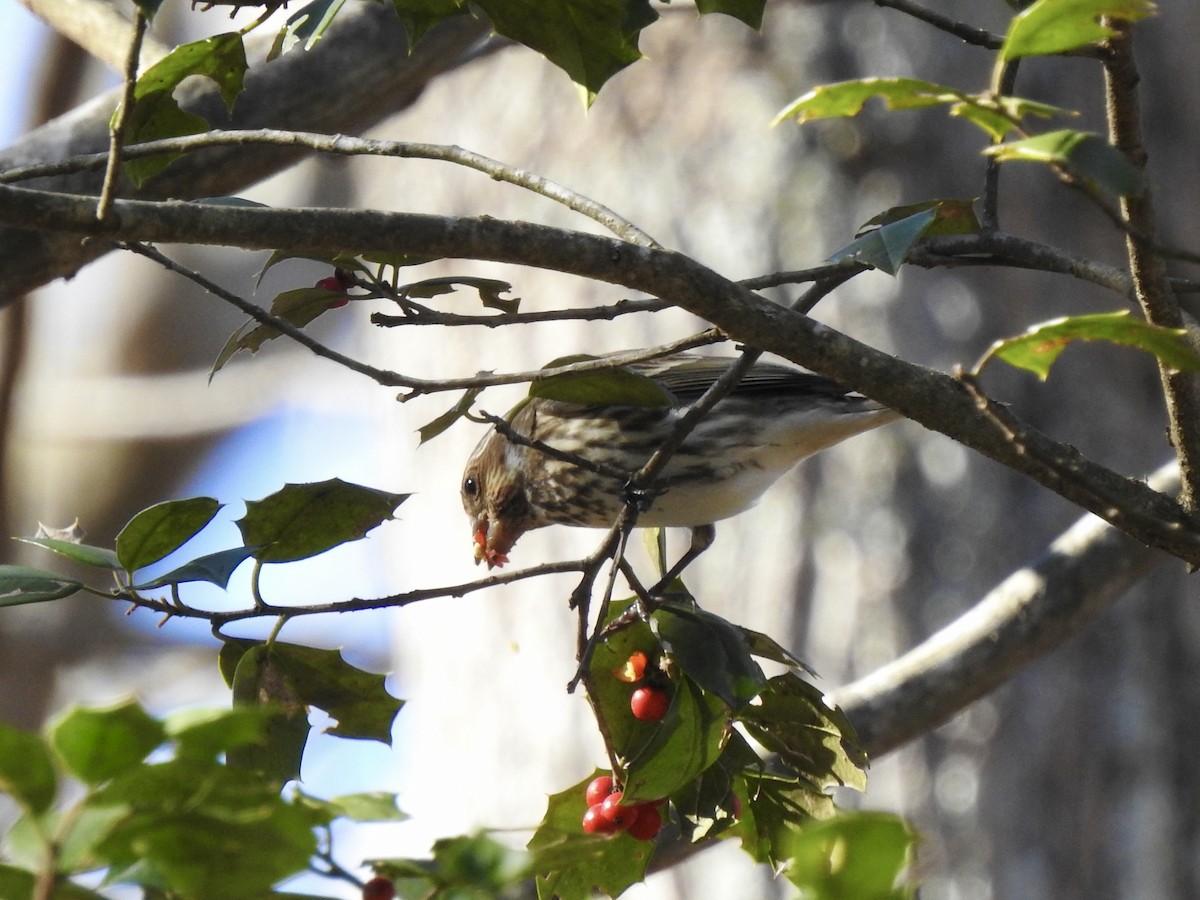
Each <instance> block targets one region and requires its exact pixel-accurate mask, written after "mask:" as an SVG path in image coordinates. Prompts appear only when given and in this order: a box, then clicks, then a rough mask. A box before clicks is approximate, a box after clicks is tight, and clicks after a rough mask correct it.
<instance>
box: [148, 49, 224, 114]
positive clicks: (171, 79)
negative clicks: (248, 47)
mask: <svg viewBox="0 0 1200 900" xmlns="http://www.w3.org/2000/svg"><path fill="white" fill-rule="evenodd" d="M245 74H246V52H245V49H244V47H243V46H242V36H241V34H239V33H238V32H236V31H231V32H227V33H225V34H216V35H213V36H212V37H208V38H204V39H202V40H199V41H193V42H191V43H190V44H180V45H179V46H178V47H176V48H175V49H174V50H172V51H171V52H170V53H168V54H167V55H166V56H164V57H163V58H162V59H160V60H159V61H158V62H156V63H155V64H154V65H152V66H151V67H150V68H149V69H147V70H146V71H145V72H144V73H142V75H141V77H139V78H138V80H137V85H136V86H135V88H134V98H135V99H140V98H141V97H145V96H148V95H149V94H155V93H158V92H159V91H173V90H175V88H176V87H178V86H179V83H180V82H181V81H183V79H185V78H187V77H189V76H191V75H203V76H205V77H207V78H211V79H212V80H213V81H215V82H216V83H217V87H218V88H219V90H220V92H221V99H223V100H224V101H225V108H226V109H228V110H229V111H230V112H232V111H233V104H234V101H235V100H237V98H238V95H239V94H241V92H242V87H243V80H244V78H245Z"/></svg>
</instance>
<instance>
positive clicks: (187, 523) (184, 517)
mask: <svg viewBox="0 0 1200 900" xmlns="http://www.w3.org/2000/svg"><path fill="white" fill-rule="evenodd" d="M220 508H221V504H220V503H219V502H218V501H216V500H214V499H213V498H212V497H192V498H190V499H188V500H168V501H167V502H165V503H157V504H155V505H154V506H151V507H149V508H148V509H144V510H142V511H141V512H140V513H138V514H137V515H136V516H134V517H133V518H132V519H130V520H129V522H128V523H126V525H125V527H124V528H122V529H121V531H120V533H119V534H118V535H117V559H118V560H119V561H120V563H121V565H122V566H124V567H125V569H126V570H127V571H129V572H133V571H135V570H137V569H140V568H142V567H144V566H148V565H150V564H151V563H154V562H158V561H159V560H160V559H162V558H163V557H164V556H167V555H168V554H170V553H172V552H174V551H175V550H177V549H179V548H180V547H182V546H183V545H184V544H185V543H187V542H188V541H189V540H191V538H192V537H194V536H195V534H196V533H197V532H199V531H200V530H201V529H202V528H204V526H205V525H207V524H208V523H209V522H211V521H212V520H213V516H215V515H216V514H217V511H218V510H219V509H220Z"/></svg>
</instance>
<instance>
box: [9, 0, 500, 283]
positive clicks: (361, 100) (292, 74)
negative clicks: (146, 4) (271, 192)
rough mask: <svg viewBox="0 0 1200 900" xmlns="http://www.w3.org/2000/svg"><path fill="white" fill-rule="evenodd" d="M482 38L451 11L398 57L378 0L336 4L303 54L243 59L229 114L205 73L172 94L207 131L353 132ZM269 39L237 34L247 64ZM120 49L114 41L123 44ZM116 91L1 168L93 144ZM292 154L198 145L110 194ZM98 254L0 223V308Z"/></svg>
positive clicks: (208, 190)
mask: <svg viewBox="0 0 1200 900" xmlns="http://www.w3.org/2000/svg"><path fill="white" fill-rule="evenodd" d="M488 33H489V26H488V25H487V23H486V22H484V21H481V20H478V19H475V18H472V17H471V16H456V17H455V18H454V19H452V20H450V21H447V22H444V23H442V24H440V25H438V26H436V27H435V28H433V29H431V31H430V32H429V33H428V34H426V35H425V36H424V37H423V38H422V40H421V42H420V43H419V44H418V45H417V47H416V49H415V51H414V52H413V53H412V54H411V55H408V54H406V53H405V47H406V40H407V38H406V36H405V34H404V29H403V28H402V27H401V26H400V24H399V21H398V20H397V18H396V14H395V12H394V11H392V10H391V9H390V7H389V6H388V5H385V4H377V3H356V4H347V6H346V7H345V8H344V9H343V10H342V11H341V13H340V14H339V15H338V17H337V19H336V20H335V21H334V23H333V25H332V26H331V27H330V29H329V30H328V31H327V32H326V34H325V36H324V37H323V38H322V40H321V41H320V42H319V43H318V44H317V45H316V46H315V47H314V48H313V49H312V50H310V51H307V52H303V53H301V52H292V53H286V54H284V55H283V56H282V57H280V58H279V59H276V60H273V61H272V62H269V63H265V64H262V65H256V66H254V68H253V69H252V70H251V72H250V73H249V75H248V77H247V80H246V90H245V92H244V93H243V94H242V95H241V96H240V97H239V98H238V101H237V106H236V107H235V110H234V114H233V116H232V120H231V119H230V117H229V116H227V115H226V113H225V111H224V109H225V107H224V104H223V102H222V101H221V100H220V98H219V97H218V96H217V95H216V92H215V90H214V88H213V83H212V82H211V81H210V80H208V79H201V78H193V79H188V80H187V81H185V82H184V83H183V84H182V85H181V86H180V87H179V88H178V89H177V90H176V92H175V94H176V97H177V98H178V99H179V101H180V105H181V106H183V108H184V109H186V110H188V111H190V112H196V113H199V114H200V115H203V116H204V117H205V118H206V119H207V120H208V121H209V122H210V123H212V124H213V125H214V126H215V127H229V128H239V129H240V128H284V129H301V128H308V129H312V130H316V131H323V132H330V133H333V132H339V131H357V130H361V129H363V128H365V127H367V126H369V125H370V124H372V123H373V122H377V121H379V120H380V119H383V118H384V117H386V116H388V115H390V114H392V113H394V112H396V111H398V110H401V109H403V108H405V107H406V106H408V105H410V104H412V103H413V102H414V101H415V100H416V99H417V97H419V96H420V95H421V92H422V91H423V90H424V89H425V86H426V85H427V84H429V82H430V81H432V80H433V79H434V78H436V77H437V76H438V75H440V74H441V73H443V72H446V71H448V70H452V69H454V68H456V67H458V66H461V65H462V64H463V63H464V62H466V61H469V60H470V59H472V58H474V56H475V55H477V51H478V47H479V45H480V42H481V41H482V40H484V39H485V38H486V37H487V35H488ZM272 37H273V35H270V34H264V35H262V36H261V37H260V36H258V35H255V36H253V38H251V39H250V40H248V41H247V49H248V54H249V56H250V57H251V59H261V58H262V57H263V56H265V44H269V43H270V41H271V39H272ZM126 44H127V41H126V40H122V44H121V46H122V50H123V49H124V47H125V46H126ZM298 86H300V87H298ZM120 93H121V89H120V88H118V89H116V90H114V91H110V92H109V93H107V94H105V95H103V96H101V97H97V98H96V99H95V100H93V101H91V102H90V103H87V104H84V105H83V106H81V107H79V108H77V109H75V110H72V111H71V112H70V113H67V114H66V115H64V116H61V117H60V118H58V119H55V120H54V121H53V122H50V123H48V124H46V125H43V126H42V127H41V128H38V129H36V130H34V131H32V132H30V133H29V134H27V135H26V136H25V137H24V138H22V139H21V140H20V141H19V142H17V143H16V144H14V145H12V146H11V147H9V148H7V149H6V150H4V151H3V152H0V170H5V169H9V168H13V167H17V166H25V165H31V164H35V163H41V162H46V161H47V160H55V159H61V158H63V157H64V156H78V155H81V154H86V153H99V152H102V151H104V150H105V149H106V148H107V146H108V123H109V118H110V117H111V116H112V112H113V110H114V109H116V106H117V102H118V100H119V98H120ZM303 153H304V151H303V150H301V149H299V148H295V149H284V148H245V147H227V148H224V149H213V150H207V151H205V152H203V153H197V154H195V155H193V156H189V157H187V158H185V159H180V160H177V161H176V162H175V163H174V164H173V165H171V167H170V168H169V169H167V170H166V171H164V172H163V173H161V174H160V175H159V176H158V177H156V178H154V179H153V180H152V181H151V182H150V183H149V184H147V185H146V187H145V189H143V190H141V191H135V190H134V189H133V188H132V187H130V186H128V185H125V186H123V187H122V189H121V195H122V196H126V197H130V196H138V197H145V198H148V199H154V198H166V197H183V198H188V197H212V196H219V195H222V194H230V193H234V192H236V191H238V190H241V189H242V188H244V187H246V186H247V185H250V184H253V183H255V182H256V181H259V180H261V179H263V178H265V177H267V176H268V175H271V174H273V173H275V172H277V171H279V170H280V169H283V168H284V167H286V166H288V165H290V164H292V163H293V162H295V161H296V159H298V158H299V157H300V156H302V155H303ZM100 180H101V176H100V175H99V174H98V173H86V174H80V175H74V176H65V177H62V178H56V179H53V180H49V181H46V182H42V183H41V185H40V186H42V187H44V188H46V189H48V190H61V191H71V192H75V193H81V194H92V195H98V194H99V193H100ZM10 224H13V225H16V223H10ZM108 249H110V248H109V247H108V246H107V245H105V244H103V243H99V244H97V243H91V244H87V245H81V244H80V242H79V240H78V238H77V237H74V236H72V235H69V234H67V235H56V234H47V233H39V232H31V231H24V230H18V229H16V228H15V227H14V228H6V229H0V303H6V302H8V301H10V300H11V299H13V298H15V297H19V296H21V295H22V294H24V293H25V292H27V291H29V290H30V289H32V288H35V287H37V286H39V285H41V284H45V283H46V282H48V281H52V280H53V279H55V278H60V277H64V276H69V275H72V274H74V273H75V272H76V271H77V270H78V269H79V268H80V267H82V266H83V265H85V264H86V263H88V262H91V261H92V260H93V259H95V258H96V257H98V256H100V255H102V254H103V253H105V252H107V250H108Z"/></svg>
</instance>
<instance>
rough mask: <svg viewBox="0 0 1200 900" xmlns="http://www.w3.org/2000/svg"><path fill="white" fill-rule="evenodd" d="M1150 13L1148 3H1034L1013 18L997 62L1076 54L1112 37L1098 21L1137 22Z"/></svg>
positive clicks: (1118, 0) (1147, 0)
mask: <svg viewBox="0 0 1200 900" xmlns="http://www.w3.org/2000/svg"><path fill="white" fill-rule="evenodd" d="M1154 11H1155V10H1154V4H1153V3H1151V2H1150V0H1038V2H1037V3H1034V4H1033V5H1031V6H1029V7H1028V8H1026V9H1025V10H1023V11H1022V12H1020V13H1018V14H1017V15H1016V16H1014V17H1013V20H1012V23H1011V24H1010V25H1009V27H1008V34H1006V35H1005V36H1004V45H1003V46H1002V47H1001V48H1000V58H1001V59H1016V58H1017V57H1020V56H1033V55H1039V56H1046V55H1049V54H1052V53H1065V52H1067V51H1068V50H1077V49H1078V48H1080V47H1085V46H1087V45H1088V44H1094V43H1096V42H1097V41H1103V40H1105V39H1106V38H1109V37H1112V35H1113V34H1115V33H1116V32H1115V31H1114V30H1113V29H1112V28H1110V27H1108V25H1106V24H1104V23H1103V22H1102V21H1101V20H1102V19H1105V18H1109V19H1116V20H1119V21H1124V22H1137V21H1138V20H1140V19H1144V18H1146V17H1147V16H1149V15H1151V14H1153V13H1154Z"/></svg>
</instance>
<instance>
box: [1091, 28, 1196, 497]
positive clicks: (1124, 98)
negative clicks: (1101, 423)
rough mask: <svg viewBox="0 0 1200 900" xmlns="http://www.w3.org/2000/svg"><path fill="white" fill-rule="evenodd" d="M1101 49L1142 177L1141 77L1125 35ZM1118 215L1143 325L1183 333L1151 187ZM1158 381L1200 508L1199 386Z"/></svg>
mask: <svg viewBox="0 0 1200 900" xmlns="http://www.w3.org/2000/svg"><path fill="white" fill-rule="evenodd" d="M1105 49H1106V51H1107V52H1106V53H1105V55H1104V87H1105V95H1106V99H1107V113H1108V133H1109V139H1110V140H1111V141H1112V142H1113V145H1114V146H1116V147H1117V149H1119V150H1121V151H1122V152H1123V153H1124V154H1125V155H1126V156H1127V157H1129V160H1130V162H1132V163H1133V164H1134V165H1135V166H1137V167H1138V168H1139V169H1141V170H1143V171H1144V170H1145V167H1146V147H1145V144H1144V142H1143V140H1142V122H1141V105H1140V103H1139V101H1138V90H1137V88H1138V81H1139V80H1140V77H1141V76H1139V75H1138V70H1137V65H1136V64H1135V62H1134V59H1133V44H1132V40H1131V35H1130V33H1129V29H1128V28H1127V27H1126V28H1122V29H1120V30H1119V31H1118V33H1117V35H1116V36H1115V37H1114V38H1112V39H1111V40H1110V41H1109V42H1108V44H1107V45H1106V48H1105ZM1121 213H1122V215H1123V217H1124V220H1125V221H1126V222H1127V223H1128V226H1129V227H1128V229H1127V231H1126V234H1125V247H1126V252H1127V253H1128V254H1129V270H1130V273H1131V274H1132V277H1133V287H1134V295H1135V296H1136V297H1137V301H1138V304H1139V305H1140V306H1141V308H1142V313H1143V314H1144V315H1145V317H1146V321H1148V322H1152V323H1154V324H1155V325H1162V326H1164V327H1167V328H1181V327H1183V325H1184V320H1183V314H1182V313H1181V312H1180V309H1179V304H1178V303H1176V302H1175V297H1174V295H1173V294H1172V293H1171V286H1170V283H1169V282H1168V280H1167V266H1166V262H1165V261H1164V259H1163V257H1162V255H1161V254H1160V253H1159V252H1158V249H1157V240H1158V239H1157V224H1156V220H1155V215H1154V205H1153V203H1152V202H1151V198H1150V188H1149V186H1147V187H1146V188H1145V189H1144V190H1143V192H1142V193H1141V194H1138V195H1123V196H1122V197H1121ZM1159 376H1160V378H1161V380H1162V384H1163V394H1164V396H1165V397H1166V401H1167V414H1168V417H1169V420H1170V423H1169V429H1170V435H1171V443H1172V445H1173V446H1174V447H1175V452H1176V454H1177V455H1178V456H1179V465H1180V471H1181V473H1182V480H1183V486H1182V489H1181V490H1180V502H1181V503H1182V504H1183V506H1184V507H1186V508H1187V509H1195V508H1196V506H1197V503H1200V381H1198V380H1197V379H1196V377H1195V376H1194V375H1192V374H1191V373H1188V372H1179V371H1176V370H1173V369H1170V368H1168V367H1167V366H1166V365H1165V364H1163V363H1160V364H1159Z"/></svg>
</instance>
